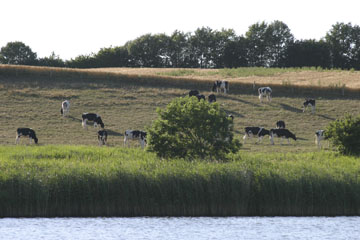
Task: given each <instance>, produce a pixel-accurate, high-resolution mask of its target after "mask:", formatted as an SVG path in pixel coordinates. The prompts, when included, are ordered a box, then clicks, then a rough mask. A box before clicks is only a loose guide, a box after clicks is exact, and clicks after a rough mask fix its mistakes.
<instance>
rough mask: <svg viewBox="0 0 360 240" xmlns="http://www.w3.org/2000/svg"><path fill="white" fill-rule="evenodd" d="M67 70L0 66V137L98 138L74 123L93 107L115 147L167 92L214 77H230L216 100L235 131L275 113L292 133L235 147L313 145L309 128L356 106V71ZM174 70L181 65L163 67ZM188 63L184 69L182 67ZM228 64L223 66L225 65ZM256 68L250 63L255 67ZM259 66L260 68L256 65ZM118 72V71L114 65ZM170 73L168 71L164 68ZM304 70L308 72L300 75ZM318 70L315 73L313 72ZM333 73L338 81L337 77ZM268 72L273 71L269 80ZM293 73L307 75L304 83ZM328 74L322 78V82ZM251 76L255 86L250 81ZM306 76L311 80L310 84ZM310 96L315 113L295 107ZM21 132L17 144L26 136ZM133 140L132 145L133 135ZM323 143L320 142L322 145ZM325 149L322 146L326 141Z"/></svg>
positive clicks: (206, 85)
mask: <svg viewBox="0 0 360 240" xmlns="http://www.w3.org/2000/svg"><path fill="white" fill-rule="evenodd" d="M120 70H121V69H117V70H116V69H108V71H107V70H106V69H95V70H94V69H92V70H72V69H56V68H44V67H24V66H5V65H1V66H0V102H1V104H0V114H1V115H0V124H1V126H2V128H1V129H0V139H1V140H0V141H1V142H0V144H1V145H13V144H14V143H15V131H16V129H17V128H18V127H31V128H33V129H34V130H35V131H36V133H37V136H38V138H39V144H40V145H47V144H67V145H97V144H98V142H97V135H96V134H97V131H98V130H99V128H96V129H94V128H93V127H92V126H89V127H88V130H85V129H83V128H82V127H81V114H82V113H84V112H94V113H97V114H99V115H100V116H101V117H102V119H103V121H104V123H105V129H106V130H107V131H108V133H109V137H108V145H109V146H116V147H122V146H123V139H124V131H125V130H126V129H138V130H144V129H145V128H146V127H147V126H150V125H151V122H152V121H153V120H154V119H155V118H156V117H157V114H156V112H155V110H156V108H158V107H159V108H164V107H165V106H166V105H167V104H168V103H169V102H170V101H171V99H173V98H175V97H182V96H186V95H187V93H188V91H189V90H191V89H198V90H199V91H200V93H201V94H204V95H205V96H208V95H209V94H211V87H212V83H213V80H214V79H217V80H219V79H224V78H226V80H228V81H229V82H230V93H229V94H216V95H217V102H218V104H220V105H221V106H222V108H223V109H224V110H225V111H226V112H227V113H229V114H232V115H233V116H234V117H235V118H234V123H235V125H234V129H235V135H236V136H238V137H239V138H242V137H243V135H244V127H246V126H261V127H265V128H267V129H270V128H275V123H276V122H277V121H278V120H283V121H285V123H286V127H287V128H288V129H289V130H290V131H292V132H293V133H295V134H296V136H297V138H298V141H296V142H291V144H290V145H288V144H287V143H286V142H284V144H283V145H282V146H281V145H280V142H279V140H275V145H273V146H272V145H270V141H269V139H268V138H267V137H266V138H264V140H263V142H262V143H261V144H255V139H252V140H247V143H246V144H245V145H244V146H243V147H242V151H255V152H307V151H317V148H316V146H315V144H314V134H315V131H316V130H318V129H322V128H325V127H326V126H327V124H328V123H329V122H330V121H333V120H335V119H338V118H341V117H342V116H344V115H345V114H359V113H360V107H359V106H360V101H359V100H360V90H359V89H358V88H357V87H358V84H359V83H360V73H358V72H351V71H324V70H318V71H317V70H316V69H315V70H314V69H312V70H311V69H307V70H306V69H305V70H299V69H298V70H296V71H295V70H293V71H290V70H289V71H282V70H279V71H278V72H273V70H271V69H269V73H268V74H266V73H262V74H257V75H256V74H255V75H247V76H241V77H239V76H238V75H234V76H232V75H231V74H227V75H228V76H227V77H224V76H222V75H219V74H220V73H217V74H218V75H216V74H212V73H211V72H212V71H215V70H204V71H208V72H209V73H208V77H206V76H205V77H204V75H206V74H205V73H203V72H202V73H201V75H200V74H198V75H197V73H196V72H197V70H196V71H195V70H194V72H193V71H192V70H183V71H185V74H182V75H181V74H180V75H181V76H176V77H174V76H167V75H165V76H164V73H163V72H164V70H162V69H159V71H158V72H157V71H156V69H151V71H150V70H148V72H147V73H146V72H145V73H144V70H142V69H131V73H130V72H126V73H124V72H121V71H120ZM171 71H173V72H174V71H180V70H168V72H170V73H171ZM187 71H188V72H190V73H191V74H190V75H189V74H187ZM229 71H230V70H229ZM254 71H256V69H254ZM262 71H265V72H266V69H262ZM119 72H120V73H119ZM170 75H171V74H170ZM307 76H308V77H309V79H310V80H307ZM315 76H317V78H316V77H315ZM337 76H338V77H339V79H338V80H337V81H334V80H333V79H336V77H337ZM274 79H277V80H276V81H275V80H274ZM299 79H304V81H306V80H307V84H304V83H303V82H304V81H303V82H302V81H300V80H299ZM327 79H331V81H330V80H329V82H327ZM254 82H255V88H253V83H254ZM310 83H312V84H310ZM261 86H271V88H272V89H273V94H272V96H273V98H272V102H271V103H267V102H266V101H264V103H260V101H259V99H258V95H257V88H258V87H261ZM306 97H309V98H315V99H316V101H317V106H316V113H315V114H311V111H310V109H308V110H307V111H306V112H305V113H303V112H302V103H303V101H304V98H306ZM65 99H68V100H70V102H71V107H70V113H69V115H68V116H67V117H62V116H61V114H60V108H61V102H62V101H63V100H65ZM28 142H29V141H28V139H27V138H21V140H20V144H22V145H25V144H28ZM132 145H133V146H135V145H136V146H139V145H138V143H137V142H134V143H132ZM325 146H327V145H325ZM325 149H327V147H325Z"/></svg>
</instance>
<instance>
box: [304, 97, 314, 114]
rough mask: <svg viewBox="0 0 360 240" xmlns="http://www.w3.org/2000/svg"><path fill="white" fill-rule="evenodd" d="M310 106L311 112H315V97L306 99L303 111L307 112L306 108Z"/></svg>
mask: <svg viewBox="0 0 360 240" xmlns="http://www.w3.org/2000/svg"><path fill="white" fill-rule="evenodd" d="M308 106H311V113H315V99H310V98H307V99H305V102H304V103H303V112H305V109H306V108H307V107H308Z"/></svg>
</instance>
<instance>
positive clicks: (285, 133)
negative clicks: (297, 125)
mask: <svg viewBox="0 0 360 240" xmlns="http://www.w3.org/2000/svg"><path fill="white" fill-rule="evenodd" d="M274 137H279V138H281V139H283V138H286V139H287V141H288V143H290V140H289V139H290V138H292V139H294V140H295V141H296V136H295V134H293V133H292V132H290V131H289V130H287V129H285V128H276V129H271V130H270V142H271V144H273V145H274ZM280 144H282V140H281V142H280Z"/></svg>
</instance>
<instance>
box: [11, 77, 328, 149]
mask: <svg viewBox="0 0 360 240" xmlns="http://www.w3.org/2000/svg"><path fill="white" fill-rule="evenodd" d="M212 91H213V92H217V93H219V92H221V91H223V92H224V93H225V94H226V93H228V92H229V82H227V81H215V82H214V85H213V87H212ZM258 93H259V100H260V102H263V99H267V101H268V102H271V94H272V89H271V88H270V87H261V88H259V89H258ZM189 96H190V97H192V96H196V97H197V98H198V100H199V101H200V100H201V99H203V100H204V101H205V100H206V98H205V96H204V95H202V94H200V93H199V91H198V90H191V91H189ZM208 101H209V102H210V103H212V102H216V95H215V94H210V95H209V96H208ZM307 107H311V112H312V113H315V99H306V100H305V102H304V103H303V112H304V111H305V110H306V108H307ZM69 111H70V102H69V101H68V100H65V101H63V102H62V104H61V110H60V112H61V115H62V116H63V117H65V116H66V115H68V114H69ZM229 117H231V118H232V119H233V116H232V115H229ZM87 122H92V123H93V125H94V127H97V126H98V125H100V126H101V128H102V130H99V131H98V133H97V137H98V142H99V145H106V143H107V137H108V133H107V131H106V130H105V129H104V128H105V125H104V123H103V121H102V119H101V117H100V116H99V115H98V114H96V113H83V114H82V126H83V128H87ZM324 132H325V131H324V130H317V131H316V132H315V143H316V145H317V146H318V147H319V148H321V141H322V140H323V139H324V138H325V134H324ZM266 135H268V136H269V138H270V142H271V144H274V138H275V137H278V138H281V139H287V141H288V143H289V139H290V138H291V139H293V140H295V141H296V136H295V134H293V133H292V132H290V131H289V130H288V129H286V128H285V122H284V121H282V120H280V121H278V122H276V128H274V129H270V130H267V129H265V128H263V127H245V134H244V137H243V141H244V144H245V141H246V139H247V138H253V137H257V138H258V140H257V141H256V143H258V142H262V139H263V138H264V136H266ZM21 136H27V137H29V139H30V143H31V142H32V140H34V142H35V143H36V144H37V143H38V138H37V137H36V133H35V131H34V130H33V129H31V128H18V129H17V131H16V139H15V144H17V143H18V142H19V140H20V137H21ZM129 140H138V141H139V143H140V146H141V147H142V148H144V147H145V145H146V132H144V131H140V130H126V131H125V133H124V146H126V143H127V142H128V144H130V142H129ZM281 144H282V141H281Z"/></svg>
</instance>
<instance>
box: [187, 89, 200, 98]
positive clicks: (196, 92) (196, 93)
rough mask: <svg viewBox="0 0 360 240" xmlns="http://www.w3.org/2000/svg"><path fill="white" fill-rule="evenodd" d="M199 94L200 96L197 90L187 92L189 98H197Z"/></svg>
mask: <svg viewBox="0 0 360 240" xmlns="http://www.w3.org/2000/svg"><path fill="white" fill-rule="evenodd" d="M199 94H200V92H199V91H198V90H190V91H189V97H192V96H197V95H199Z"/></svg>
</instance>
